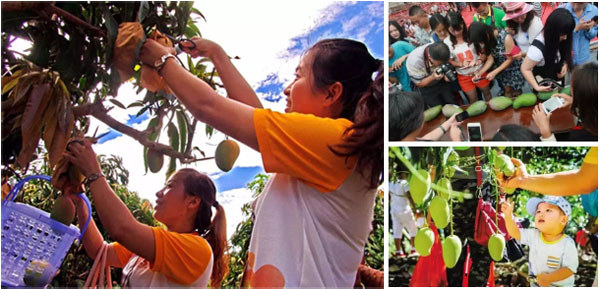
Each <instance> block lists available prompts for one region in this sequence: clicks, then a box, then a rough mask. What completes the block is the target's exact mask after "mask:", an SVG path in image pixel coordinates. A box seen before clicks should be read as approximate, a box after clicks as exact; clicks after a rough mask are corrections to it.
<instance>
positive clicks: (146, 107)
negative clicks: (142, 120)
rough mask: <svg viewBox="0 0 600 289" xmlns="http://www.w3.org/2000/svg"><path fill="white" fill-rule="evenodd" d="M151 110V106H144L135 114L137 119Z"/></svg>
mask: <svg viewBox="0 0 600 289" xmlns="http://www.w3.org/2000/svg"><path fill="white" fill-rule="evenodd" d="M149 108H150V106H149V105H147V106H144V108H142V109H140V111H138V112H137V113H136V114H135V116H136V117H138V116H140V115H142V114H143V113H144V112H146V110H148V109H149Z"/></svg>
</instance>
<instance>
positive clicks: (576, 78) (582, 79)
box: [571, 62, 598, 136]
mask: <svg viewBox="0 0 600 289" xmlns="http://www.w3.org/2000/svg"><path fill="white" fill-rule="evenodd" d="M571 95H573V104H572V105H571V112H572V113H573V115H576V116H577V117H578V118H579V119H580V120H581V124H582V126H583V128H584V129H585V130H586V131H588V132H590V133H591V134H592V135H595V136H597V135H598V63H597V62H588V63H586V64H583V65H580V66H577V67H576V68H575V70H574V71H573V75H571Z"/></svg>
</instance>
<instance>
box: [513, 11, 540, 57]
mask: <svg viewBox="0 0 600 289" xmlns="http://www.w3.org/2000/svg"><path fill="white" fill-rule="evenodd" d="M542 29H544V24H542V19H540V17H537V16H534V17H533V19H531V23H530V24H529V28H527V32H523V31H521V28H519V31H517V34H515V35H514V36H513V39H514V40H515V43H517V45H518V46H519V48H520V49H521V51H527V49H528V48H529V45H531V43H533V40H534V39H535V38H536V37H537V36H538V35H539V34H540V33H541V32H542Z"/></svg>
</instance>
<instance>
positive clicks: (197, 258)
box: [151, 227, 212, 285]
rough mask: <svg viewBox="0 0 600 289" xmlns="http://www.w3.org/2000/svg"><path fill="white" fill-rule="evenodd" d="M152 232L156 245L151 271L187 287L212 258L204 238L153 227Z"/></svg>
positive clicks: (198, 276) (200, 274)
mask: <svg viewBox="0 0 600 289" xmlns="http://www.w3.org/2000/svg"><path fill="white" fill-rule="evenodd" d="M152 231H153V232H154V240H155V244H156V249H155V252H156V253H155V257H154V263H153V264H152V267H151V269H152V271H156V272H160V273H162V274H163V275H165V276H166V277H167V278H168V279H170V280H172V281H174V282H177V283H179V284H187V285H189V284H192V283H193V282H194V281H196V280H197V279H198V278H200V276H202V273H204V271H205V270H206V267H207V266H208V264H209V263H210V260H211V258H212V250H211V248H210V245H209V244H208V242H207V241H206V240H205V239H204V238H202V237H200V236H197V235H192V234H179V233H174V232H168V231H166V230H164V229H162V228H158V227H153V228H152Z"/></svg>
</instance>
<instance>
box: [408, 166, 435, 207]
mask: <svg viewBox="0 0 600 289" xmlns="http://www.w3.org/2000/svg"><path fill="white" fill-rule="evenodd" d="M417 175H418V176H420V177H421V179H423V180H424V181H423V180H421V179H419V177H417ZM430 188H431V176H430V175H429V172H428V171H426V170H422V169H421V170H417V173H416V174H415V175H412V176H411V177H410V181H409V182H408V189H409V192H410V196H411V198H412V199H413V201H414V202H415V204H417V205H421V204H423V203H424V202H425V199H426V198H427V194H428V192H429V189H430Z"/></svg>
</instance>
